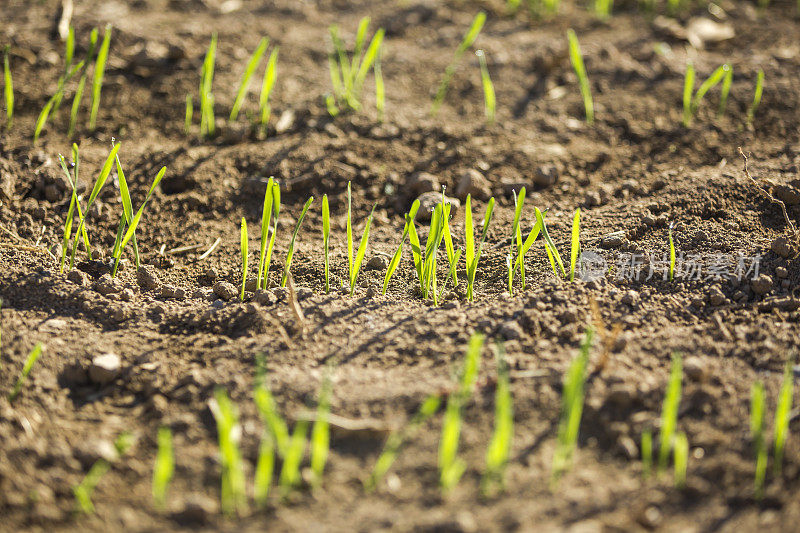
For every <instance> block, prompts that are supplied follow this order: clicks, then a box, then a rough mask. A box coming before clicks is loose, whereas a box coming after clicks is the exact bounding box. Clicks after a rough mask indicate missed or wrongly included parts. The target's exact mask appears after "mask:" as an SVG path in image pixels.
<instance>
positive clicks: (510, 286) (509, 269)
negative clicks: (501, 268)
mask: <svg viewBox="0 0 800 533" xmlns="http://www.w3.org/2000/svg"><path fill="white" fill-rule="evenodd" d="M506 275H507V282H508V294H510V295H512V296H513V295H514V267H513V266H511V254H508V255H506Z"/></svg>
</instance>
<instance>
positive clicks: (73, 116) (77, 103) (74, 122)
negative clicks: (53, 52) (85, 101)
mask: <svg viewBox="0 0 800 533" xmlns="http://www.w3.org/2000/svg"><path fill="white" fill-rule="evenodd" d="M85 87H86V71H85V70H84V72H83V74H81V79H80V81H79V82H78V88H77V89H75V96H73V97H72V108H71V109H70V112H69V129H67V137H70V138H71V137H72V136H73V135H74V134H75V128H76V127H77V126H78V112H79V111H80V108H81V99H82V98H83V90H84V89H85Z"/></svg>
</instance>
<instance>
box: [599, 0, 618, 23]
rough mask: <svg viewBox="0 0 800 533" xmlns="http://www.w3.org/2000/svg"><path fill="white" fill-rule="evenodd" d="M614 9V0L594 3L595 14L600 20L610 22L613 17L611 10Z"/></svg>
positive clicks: (602, 0)
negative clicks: (609, 19)
mask: <svg viewBox="0 0 800 533" xmlns="http://www.w3.org/2000/svg"><path fill="white" fill-rule="evenodd" d="M613 7H614V0H595V1H594V14H595V15H597V18H599V19H600V20H608V18H609V17H610V16H611V10H612V8H613Z"/></svg>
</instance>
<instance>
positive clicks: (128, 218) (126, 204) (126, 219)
mask: <svg viewBox="0 0 800 533" xmlns="http://www.w3.org/2000/svg"><path fill="white" fill-rule="evenodd" d="M116 163H117V178H118V180H119V193H120V196H121V197H122V211H123V213H122V215H123V216H122V220H120V230H121V229H122V228H124V227H125V226H126V225H130V223H131V222H133V204H132V203H131V195H130V191H129V190H128V181H127V180H126V179H125V172H124V171H123V170H122V163H120V160H119V155H117V157H116ZM121 233H122V232H121V231H120V234H119V235H118V236H117V237H118V238H117V243H115V246H114V251H113V253H112V256H113V257H119V256H120V255H121V254H120V252H121V250H119V244H121V242H122V235H121ZM131 240H132V241H133V256H134V258H135V261H136V268H139V266H140V264H141V263H140V258H139V245H138V243H137V242H136V234H135V233H134V234H133V237H132V239H131ZM116 273H117V271H116V268H115V269H114V271H113V272H112V275H116Z"/></svg>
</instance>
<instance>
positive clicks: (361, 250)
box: [350, 206, 377, 296]
mask: <svg viewBox="0 0 800 533" xmlns="http://www.w3.org/2000/svg"><path fill="white" fill-rule="evenodd" d="M375 207H377V206H373V207H372V211H370V212H369V217H367V223H366V224H365V225H364V233H363V234H362V235H361V242H360V243H358V251H357V252H356V258H355V259H354V260H353V268H352V269H351V270H350V296H352V295H353V293H354V292H355V290H356V281H357V280H358V272H359V271H360V270H361V263H362V262H363V261H364V254H366V253H367V241H368V240H369V227H370V225H372V215H373V214H374V213H375Z"/></svg>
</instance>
